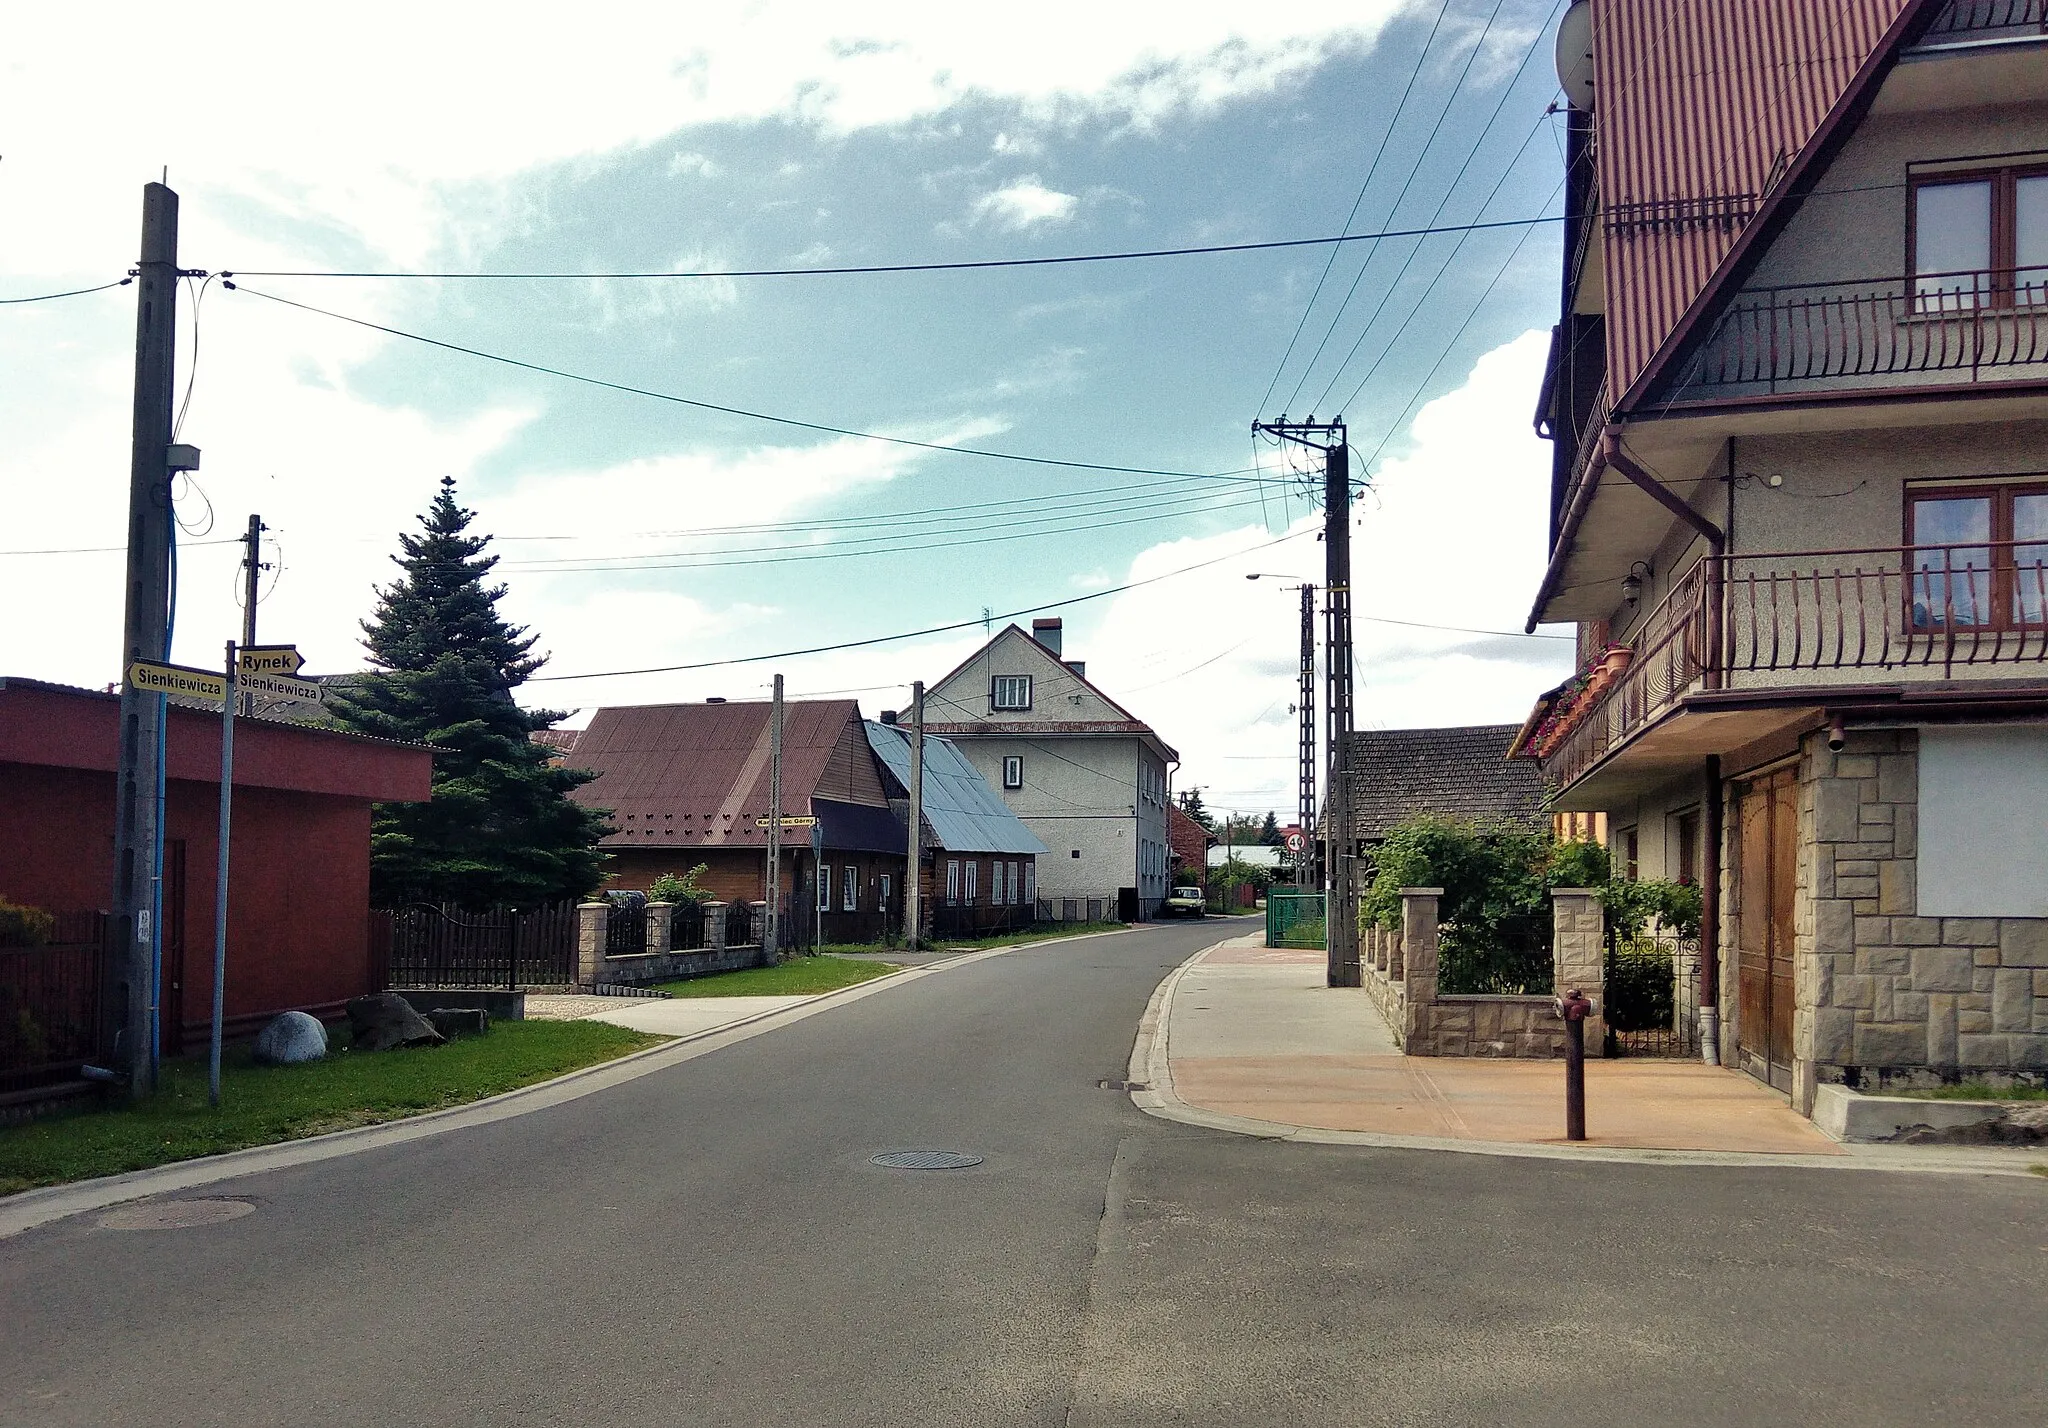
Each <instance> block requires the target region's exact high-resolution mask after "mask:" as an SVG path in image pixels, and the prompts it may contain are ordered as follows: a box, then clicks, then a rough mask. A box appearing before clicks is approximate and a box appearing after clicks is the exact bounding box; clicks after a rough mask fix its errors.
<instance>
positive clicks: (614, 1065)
mask: <svg viewBox="0 0 2048 1428" xmlns="http://www.w3.org/2000/svg"><path fill="white" fill-rule="evenodd" d="M1128 930H1129V929H1127V928H1125V929H1119V931H1118V932H1091V933H1083V934H1081V935H1080V936H1078V937H1066V938H1049V939H1046V940H1045V941H1041V942H1020V943H1014V944H1011V945H1009V946H1004V947H985V948H982V949H981V950H979V951H976V952H967V953H962V954H961V955H960V956H958V957H952V958H948V959H947V960H946V961H944V962H935V963H932V964H931V965H929V966H924V967H906V968H904V969H903V970H902V971H899V972H891V973H889V974H888V975H887V976H882V977H871V978H869V979H868V980H867V981H864V982H856V983H855V984H854V985H852V986H850V987H840V988H838V989H837V990H834V991H830V992H820V993H819V994H818V995H816V996H814V997H811V998H810V999H809V1000H807V1001H804V1002H801V1003H799V1004H798V1005H795V1006H788V1007H777V1008H773V1009H771V1010H769V1011H763V1012H756V1013H754V1015H752V1016H748V1017H742V1018H740V1019H738V1020H736V1021H729V1022H726V1023H724V1024H722V1025H720V1026H713V1027H706V1028H705V1029H704V1030H702V1031H693V1032H690V1033H689V1034H687V1035H684V1036H678V1037H672V1038H670V1039H669V1040H667V1041H664V1042H662V1043H661V1044H660V1045H659V1046H649V1047H644V1048H642V1049H641V1050H639V1051H632V1052H628V1053H627V1054H626V1055H624V1056H620V1057H617V1058H615V1059H613V1060H610V1061H600V1062H598V1063H597V1064H596V1065H594V1066H582V1067H578V1068H577V1069H576V1070H574V1071H566V1072H564V1073H563V1074H561V1075H560V1076H555V1077H552V1078H550V1079H549V1080H546V1081H536V1082H534V1083H533V1084H532V1085H530V1086H520V1087H518V1088H517V1089H515V1090H511V1091H501V1092H500V1093H498V1094H497V1095H495V1096H486V1097H484V1098H483V1099H482V1100H477V1101H465V1102H464V1103H463V1104H461V1105H459V1106H448V1107H444V1108H443V1109H441V1110H438V1111H424V1112H422V1113H420V1114H419V1115H416V1116H406V1117H403V1118H401V1119H398V1120H392V1121H381V1122H379V1123H378V1124H376V1125H372V1126H355V1127H351V1128H350V1129H348V1130H339V1131H329V1132H327V1133H326V1134H324V1135H311V1136H304V1137H301V1138H299V1139H297V1140H284V1141H277V1142H274V1143H272V1144H270V1145H252V1146H247V1147H245V1148H243V1149H241V1150H230V1151H225V1152H223V1153H222V1154H219V1155H207V1156H197V1157H194V1158H193V1159H191V1160H175V1161H172V1162H171V1163H169V1164H168V1165H157V1166H152V1167H150V1168H149V1169H147V1170H130V1171H125V1172H123V1173H122V1174H119V1175H106V1176H101V1177H99V1178H98V1179H95V1180H74V1181H71V1182H69V1183H67V1184H64V1185H46V1186H43V1187H41V1188H39V1189H35V1190H24V1191H22V1192H20V1193H19V1194H16V1195H10V1196H8V1197H6V1198H5V1199H0V1240H6V1239H8V1238H10V1237H12V1236H14V1235H18V1234H21V1233H23V1232H24V1231H27V1230H32V1229H35V1228H36V1227H38V1226H40V1225H46V1224H49V1223H50V1222H51V1221H53V1220H61V1219H66V1218H68V1217H70V1216H72V1215H79V1214H84V1213H86V1212H87V1211H91V1210H102V1209H106V1208H107V1207H109V1206H112V1205H119V1204H123V1203H125V1202H127V1201H130V1200H140V1199H144V1198H147V1197H148V1196H152V1195H162V1194H165V1193H167V1192H171V1191H177V1190H193V1189H198V1188H200V1187H201V1186H207V1185H216V1184H219V1183H221V1182H222V1181H226V1180H236V1179H240V1178H242V1177H243V1176H248V1175H260V1174H263V1173H265V1172H267V1171H272V1170H285V1169H290V1168H292V1167H294V1166H299V1165H310V1164H314V1163H316V1162H318V1161H322V1160H333V1159H336V1158H338V1157H340V1156H344V1155H354V1154H357V1153H358V1152H361V1151H365V1150H375V1149H378V1148H380V1147H382V1146H387V1145H399V1144H403V1143H404V1142H406V1141H412V1140H423V1139H425V1138H427V1137H428V1136H436V1135H445V1134H446V1133H448V1132H449V1131H455V1130H462V1129H465V1128H466V1127H469V1126H480V1125H492V1124H495V1123H496V1122H498V1121H504V1120H511V1119H513V1118H514V1117H516V1116H522V1115H527V1114H530V1113H531V1112H534V1111H541V1110H546V1109H548V1108H550V1107H552V1106H559V1105H562V1104H563V1103H565V1102H568V1101H575V1100H580V1099H582V1098H583V1097H585V1096H589V1095H594V1094H596V1093H597V1092H599V1091H604V1090H609V1089H610V1088H611V1087H613V1086H621V1085H624V1084H625V1083H626V1082H628V1081H637V1080H639V1079H640V1078H641V1077H642V1076H649V1075H652V1074H653V1073H654V1072H656V1071H663V1070H666V1069H668V1068H669V1067H671V1066H680V1065H682V1064H683V1063H684V1062H686V1061H694V1060H696V1059H697V1058H698V1057H699V1056H707V1055H709V1054H710V1053H712V1052H714V1051H719V1050H723V1049H724V1048H725V1047H727V1046H734V1045H737V1044H739V1043H740V1042H742V1041H750V1040H752V1039H753V1038H754V1037H756V1036H759V1035H761V1034H763V1033H764V1032H769V1031H774V1030H776V1029H777V1028H778V1027H781V1026H785V1025H788V1024H790V1023H792V1022H798V1021H802V1020H803V1019H804V1018H806V1017H810V1016H815V1015H817V1014H818V1013H819V1012H823V1011H829V1010H830V1009H831V1008H832V1007H833V1006H836V1005H840V1004H843V1003H845V1002H853V1001H859V1000H860V999H861V998H862V997H864V996H873V995H875V994H876V993H878V992H882V991H885V990H887V989H888V988H890V987H897V986H902V985H903V984H904V983H906V982H914V981H917V980H919V979H920V978H923V977H929V976H933V975H936V974H938V973H941V972H946V971H950V970H952V969H953V968H955V967H964V966H968V965H970V964H972V963H975V962H982V961H986V960H988V959H989V958H991V957H1000V956H1004V955H1006V954H1008V953H1010V952H1014V951H1017V950H1018V949H1020V948H1023V947H1042V946H1045V945H1047V943H1049V942H1055V941H1057V942H1084V941H1086V940H1087V939H1088V938H1090V937H1114V936H1118V935H1119V934H1120V933H1121V932H1124V931H1128Z"/></svg>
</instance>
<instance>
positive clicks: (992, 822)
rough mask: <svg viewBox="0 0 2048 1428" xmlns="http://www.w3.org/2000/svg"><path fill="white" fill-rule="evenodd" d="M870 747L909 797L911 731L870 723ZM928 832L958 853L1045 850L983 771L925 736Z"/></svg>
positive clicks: (1034, 852) (935, 738) (943, 741)
mask: <svg viewBox="0 0 2048 1428" xmlns="http://www.w3.org/2000/svg"><path fill="white" fill-rule="evenodd" d="M863 727H864V728H865V729H866V730H867V736H868V743H869V744H870V745H871V746H872V747H873V749H874V751H875V756H876V757H877V758H879V759H880V760H881V761H882V768H883V770H884V771H885V772H886V773H887V774H888V776H889V779H890V781H891V782H892V783H894V784H895V786H896V787H895V790H892V792H894V791H899V790H900V791H901V792H902V795H903V796H904V797H908V796H909V788H910V763H911V755H910V731H909V730H907V729H903V728H900V727H898V726H897V725H894V724H878V723H876V722H875V721H874V720H872V719H869V720H867V721H865V723H864V725H863ZM920 793H921V794H922V795H923V798H924V805H923V813H924V823H925V827H926V828H928V829H930V830H931V836H932V838H933V839H934V840H935V841H936V842H937V843H938V845H939V846H940V847H941V848H944V849H946V850H947V851H948V852H955V853H1020V854H1021V853H1028V854H1031V855H1033V856H1036V855H1037V854H1040V853H1043V852H1045V851H1046V848H1045V844H1043V843H1041V842H1040V841H1039V840H1038V838H1037V836H1036V835H1034V834H1033V833H1032V831H1031V830H1030V829H1029V828H1027V827H1025V826H1024V821H1023V820H1022V819H1021V818H1019V817H1018V816H1017V815H1016V814H1014V813H1012V812H1011V811H1010V805H1009V804H1007V803H1005V802H1003V799H1002V795H1001V794H999V793H997V792H996V791H995V790H994V789H993V788H990V787H989V784H988V780H987V779H985V778H983V777H982V776H981V771H980V770H979V769H977V768H975V766H974V765H973V764H971V763H969V762H968V761H967V756H966V755H965V754H963V753H961V752H960V751H959V750H958V749H956V748H954V747H953V745H952V743H951V742H950V741H949V740H946V739H942V738H940V737H939V736H938V735H936V734H926V735H925V736H924V787H923V788H922V789H921V790H920Z"/></svg>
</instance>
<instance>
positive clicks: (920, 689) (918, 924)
mask: <svg viewBox="0 0 2048 1428" xmlns="http://www.w3.org/2000/svg"><path fill="white" fill-rule="evenodd" d="M923 832H924V681H923V680H921V679H920V680H917V681H915V682H913V683H912V684H911V686H910V870H909V875H908V876H907V877H905V878H904V880H903V945H904V946H905V947H908V948H909V949H910V950H911V951H913V952H915V951H916V950H917V938H918V934H919V933H920V932H922V931H923V930H924V836H923Z"/></svg>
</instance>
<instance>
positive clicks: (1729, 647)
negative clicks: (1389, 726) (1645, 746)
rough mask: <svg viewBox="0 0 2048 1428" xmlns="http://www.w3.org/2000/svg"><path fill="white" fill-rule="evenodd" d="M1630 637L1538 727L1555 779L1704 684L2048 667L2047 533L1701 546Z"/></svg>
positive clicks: (1577, 770) (1814, 686)
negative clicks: (1778, 548)
mask: <svg viewBox="0 0 2048 1428" xmlns="http://www.w3.org/2000/svg"><path fill="white" fill-rule="evenodd" d="M1627 648H1628V650H1629V652H1630V654H1629V657H1628V664H1627V668H1626V669H1624V670H1623V671H1622V672H1621V673H1620V674H1619V675H1618V676H1616V677H1615V678H1614V679H1613V680H1612V682H1611V683H1608V684H1606V685H1605V686H1604V687H1602V688H1600V689H1599V690H1598V692H1597V693H1595V694H1593V695H1592V696H1591V697H1590V698H1586V699H1582V700H1581V704H1580V705H1573V706H1567V707H1565V708H1564V709H1562V710H1561V711H1560V712H1558V713H1554V714H1553V715H1552V717H1551V719H1550V720H1549V721H1547V724H1546V727H1547V728H1549V729H1550V730H1551V731H1552V732H1551V733H1550V735H1549V737H1548V739H1547V740H1546V738H1545V736H1544V732H1543V730H1540V729H1539V731H1538V734H1537V737H1536V740H1535V742H1536V744H1537V748H1538V752H1539V757H1540V758H1541V759H1542V762H1543V772H1544V774H1545V776H1546V777H1547V778H1549V779H1551V780H1552V781H1553V782H1555V783H1557V784H1559V785H1568V784H1570V783H1572V782H1574V781H1575V780H1577V779H1578V778H1579V777H1580V776H1581V775H1583V774H1584V773H1585V772H1586V771H1587V770H1588V769H1590V768H1591V767H1592V766H1593V765H1594V764H1596V763H1598V762H1599V761H1600V760H1601V759H1602V758H1604V757H1605V756H1606V755H1607V754H1608V753H1609V752H1610V751H1612V750H1614V749H1618V748H1620V747H1621V746H1622V745H1623V744H1625V743H1627V742H1628V741H1629V740H1631V739H1633V738H1634V737H1635V736H1636V735H1637V734H1639V733H1641V732H1642V731H1643V730H1644V729H1645V728H1647V727H1648V726H1649V725H1650V724H1652V723H1654V722H1655V721H1656V720H1657V719H1658V717H1659V716H1661V715H1663V714H1664V713H1665V712H1667V711H1668V710H1670V709H1671V708H1673V707H1674V706H1675V705H1676V704H1677V703H1678V701H1679V700H1680V699H1681V698H1683V697H1684V696H1685V695H1687V694H1689V693H1692V692H1693V691H1695V690H1698V689H1702V688H1720V689H1728V690H1737V691H1768V690H1804V689H1811V690H1813V691H1814V692H1815V694H1816V697H1825V694H1826V691H1827V690H1828V689H1829V688H1831V687H1842V686H1847V685H1866V684H1870V683H1873V682H1881V683H1891V684H1906V683H1915V682H1918V683H1929V682H1933V681H1937V680H1954V679H1956V678H1957V677H1958V675H1959V674H1960V675H1961V676H1963V677H1978V676H1982V677H1993V676H1997V675H2000V674H2006V673H2023V672H2025V671H2026V670H2028V669H2035V670H2040V671H2042V672H2043V674H2044V675H2048V542H2039V541H2037V542H2024V541H1983V542H1979V543H1977V544H1974V545H1922V546H1889V547H1881V548H1870V549H1865V550H1824V551H1788V552H1778V553H1773V554H1768V555H1735V556H1718V557H1708V558H1706V559H1703V560H1701V561H1699V562H1698V563H1696V564H1695V565H1694V566H1693V567H1692V568H1691V569H1690V570H1689V571H1687V572H1686V574H1685V575H1684V576H1683V577H1681V578H1680V579H1679V580H1678V582H1677V583H1676V584H1675V585H1674V586H1673V588H1672V590H1671V592H1670V594H1668V595H1667V596H1666V597H1665V598H1664V600H1663V601H1662V602H1661V603H1660V604H1659V605H1658V606H1657V607H1656V608H1655V609H1654V610H1652V611H1651V613H1650V616H1649V618H1648V619H1646V620H1645V621H1644V622H1643V628H1642V631H1641V633H1640V634H1638V635H1637V636H1636V637H1635V639H1634V640H1632V641H1631V642H1630V643H1629V645H1628V646H1627ZM1873 675H1877V676H1878V678H1877V679H1875V680H1874V679H1873V678H1872V676H1873ZM1581 705H1582V706H1583V707H1581Z"/></svg>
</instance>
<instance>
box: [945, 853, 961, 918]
mask: <svg viewBox="0 0 2048 1428" xmlns="http://www.w3.org/2000/svg"><path fill="white" fill-rule="evenodd" d="M959 901H960V860H959V859H958V858H948V859H946V902H947V904H948V905H949V906H950V905H952V904H954V903H957V902H959Z"/></svg>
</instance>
